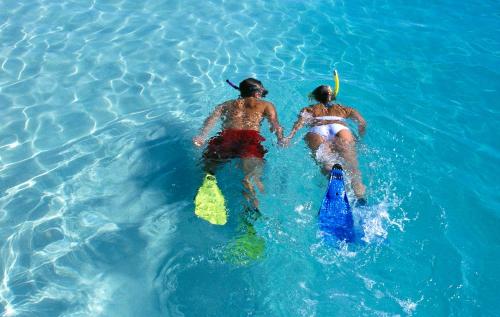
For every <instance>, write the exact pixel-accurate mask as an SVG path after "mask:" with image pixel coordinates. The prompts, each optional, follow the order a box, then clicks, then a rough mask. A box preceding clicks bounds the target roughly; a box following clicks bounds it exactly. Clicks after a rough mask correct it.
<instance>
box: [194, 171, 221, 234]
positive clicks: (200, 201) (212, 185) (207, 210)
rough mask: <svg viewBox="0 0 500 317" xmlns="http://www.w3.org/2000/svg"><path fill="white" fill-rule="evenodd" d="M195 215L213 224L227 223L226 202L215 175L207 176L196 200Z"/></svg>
mask: <svg viewBox="0 0 500 317" xmlns="http://www.w3.org/2000/svg"><path fill="white" fill-rule="evenodd" d="M194 206H195V207H194V213H195V214H196V215H197V216H198V217H200V218H201V219H204V220H206V221H208V222H210V223H211V224H214V225H224V224H226V222H227V211H226V201H225V199H224V196H223V195H222V192H221V191H220V188H219V186H217V180H216V179H215V176H214V175H211V174H207V175H205V179H204V180H203V184H201V187H200V188H199V189H198V193H197V194H196V197H195V198H194Z"/></svg>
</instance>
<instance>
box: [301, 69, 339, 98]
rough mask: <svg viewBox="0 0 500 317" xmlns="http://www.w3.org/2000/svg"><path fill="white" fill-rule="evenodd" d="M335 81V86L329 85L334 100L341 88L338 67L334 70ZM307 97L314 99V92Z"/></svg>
mask: <svg viewBox="0 0 500 317" xmlns="http://www.w3.org/2000/svg"><path fill="white" fill-rule="evenodd" d="M333 82H334V83H335V88H333V89H332V88H331V87H330V86H328V89H329V91H328V93H329V94H330V95H331V96H332V100H335V99H337V96H338V94H339V90H340V80H339V74H338V72H337V70H336V69H334V70H333ZM307 97H308V98H309V99H310V100H314V94H313V93H312V92H311V93H309V95H307Z"/></svg>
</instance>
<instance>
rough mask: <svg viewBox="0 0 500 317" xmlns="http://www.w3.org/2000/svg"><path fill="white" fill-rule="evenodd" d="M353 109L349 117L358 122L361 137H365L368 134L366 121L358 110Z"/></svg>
mask: <svg viewBox="0 0 500 317" xmlns="http://www.w3.org/2000/svg"><path fill="white" fill-rule="evenodd" d="M351 109H352V111H351V114H350V115H349V118H351V119H353V120H354V121H356V122H357V123H358V132H359V135H361V136H363V135H365V132H366V121H365V119H364V118H363V117H362V116H361V114H360V113H359V112H358V111H357V110H355V109H353V108H351Z"/></svg>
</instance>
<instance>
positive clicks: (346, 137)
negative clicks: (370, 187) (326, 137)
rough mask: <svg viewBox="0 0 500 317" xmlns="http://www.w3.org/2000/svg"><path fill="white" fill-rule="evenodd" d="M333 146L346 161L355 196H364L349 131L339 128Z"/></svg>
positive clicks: (352, 137) (353, 141)
mask: <svg viewBox="0 0 500 317" xmlns="http://www.w3.org/2000/svg"><path fill="white" fill-rule="evenodd" d="M333 148H334V149H335V150H336V151H338V152H339V153H340V155H341V156H342V157H343V158H344V160H345V162H346V165H347V166H346V167H347V169H348V170H349V172H350V173H351V175H352V178H351V184H352V189H353V190H354V194H355V195H356V197H357V198H364V196H365V191H366V187H365V185H363V181H362V180H361V171H360V170H359V165H358V159H357V156H356V148H355V140H354V136H353V135H352V133H351V131H349V130H346V129H345V130H341V131H339V132H338V133H337V134H336V135H335V139H334V142H333Z"/></svg>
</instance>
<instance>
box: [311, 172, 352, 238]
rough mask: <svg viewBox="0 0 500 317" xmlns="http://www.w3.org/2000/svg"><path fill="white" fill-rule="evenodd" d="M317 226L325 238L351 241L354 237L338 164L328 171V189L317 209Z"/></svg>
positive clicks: (349, 210)
mask: <svg viewBox="0 0 500 317" xmlns="http://www.w3.org/2000/svg"><path fill="white" fill-rule="evenodd" d="M319 228H320V230H321V231H322V232H323V233H324V234H325V238H326V239H327V240H330V239H333V240H335V239H336V240H345V241H347V242H353V241H354V239H355V233H354V220H353V218H352V211H351V206H350V205H349V200H348V199H347V194H346V191H345V184H344V172H343V170H342V166H340V164H335V165H334V166H333V168H332V171H331V173H330V180H329V182H328V190H327V192H326V194H325V198H324V199H323V203H322V204H321V208H320V209H319Z"/></svg>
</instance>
